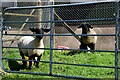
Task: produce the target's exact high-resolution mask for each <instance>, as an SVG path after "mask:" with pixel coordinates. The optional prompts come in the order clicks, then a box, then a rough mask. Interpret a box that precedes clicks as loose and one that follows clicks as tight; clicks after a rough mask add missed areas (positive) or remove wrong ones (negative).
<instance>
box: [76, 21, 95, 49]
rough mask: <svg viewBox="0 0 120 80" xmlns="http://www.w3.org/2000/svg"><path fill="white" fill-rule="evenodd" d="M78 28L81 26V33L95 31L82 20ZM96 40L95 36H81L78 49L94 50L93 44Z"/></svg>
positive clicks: (93, 32)
mask: <svg viewBox="0 0 120 80" xmlns="http://www.w3.org/2000/svg"><path fill="white" fill-rule="evenodd" d="M78 28H82V34H96V32H95V31H94V30H93V27H92V26H91V25H90V24H88V23H86V22H84V23H82V24H81V25H80V26H79V27H78ZM96 42H97V36H81V45H80V49H86V50H87V49H88V47H89V48H90V50H95V44H96Z"/></svg>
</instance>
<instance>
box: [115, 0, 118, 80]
mask: <svg viewBox="0 0 120 80" xmlns="http://www.w3.org/2000/svg"><path fill="white" fill-rule="evenodd" d="M118 20H119V2H116V32H115V80H118V35H119V31H118V30H119V29H118V25H119V22H118Z"/></svg>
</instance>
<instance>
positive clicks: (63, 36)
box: [1, 2, 120, 80]
mask: <svg viewBox="0 0 120 80" xmlns="http://www.w3.org/2000/svg"><path fill="white" fill-rule="evenodd" d="M10 14H13V15H10ZM83 22H87V23H89V24H90V25H91V26H92V27H93V29H94V30H95V32H96V33H97V34H87V35H85V34H81V33H82V30H81V29H78V28H77V27H78V26H79V25H80V24H81V23H83ZM1 25H2V31H1V43H2V45H1V47H2V52H1V53H2V68H3V70H5V71H6V72H10V73H24V74H36V75H47V76H57V77H69V78H82V79H99V78H101V79H102V78H115V79H116V80H117V79H118V78H119V76H120V74H118V73H120V70H119V68H120V67H119V66H120V64H118V63H120V61H119V58H118V57H119V56H118V55H119V49H118V47H119V45H118V43H119V2H90V3H76V4H66V5H54V6H52V5H49V6H32V7H12V8H7V9H5V10H4V11H3V13H2V24H1ZM10 27H11V29H10V30H7V29H9V28H10ZM30 27H34V28H47V29H51V31H50V32H49V33H48V34H32V32H30V30H29V28H30ZM38 35H43V36H44V44H45V48H44V50H45V52H44V54H43V56H42V59H41V61H40V65H39V66H40V68H39V69H36V68H35V67H34V66H33V70H31V71H29V70H22V69H20V70H18V69H16V70H11V69H10V66H9V65H10V63H9V61H10V60H12V61H14V64H12V65H15V67H14V68H16V67H17V66H19V65H20V64H22V62H21V61H29V60H23V59H21V56H20V54H19V50H18V48H24V49H43V48H36V47H18V46H17V41H18V40H19V39H20V37H22V36H38ZM81 36H97V37H98V39H97V43H96V45H95V48H96V49H95V50H84V49H80V44H81V43H80V37H81ZM81 51H94V52H95V53H94V54H93V53H89V52H86V53H84V52H81ZM34 61H35V60H34ZM17 70H18V71H17ZM93 75H94V76H93Z"/></svg>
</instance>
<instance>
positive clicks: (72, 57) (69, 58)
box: [2, 49, 120, 79]
mask: <svg viewBox="0 0 120 80" xmlns="http://www.w3.org/2000/svg"><path fill="white" fill-rule="evenodd" d="M4 58H13V59H21V56H20V55H19V51H18V49H10V50H9V51H8V53H7V54H6V55H5V56H4ZM49 58H50V51H49V50H45V52H44V54H43V56H42V58H41V61H50V59H49ZM119 58H120V57H119ZM52 60H53V62H63V63H72V64H85V65H100V66H115V53H110V52H109V53H108V52H95V53H94V54H93V53H78V52H76V53H74V54H71V53H70V54H69V51H68V52H67V51H66V52H57V51H53V58H52ZM17 62H19V64H22V63H20V61H17ZM119 63H120V61H119ZM3 65H4V67H5V69H6V70H10V68H9V66H8V61H7V60H3ZM13 65H14V66H16V65H15V64H13ZM39 67H40V68H39V69H38V68H36V67H35V66H34V65H33V66H32V70H31V71H30V70H26V69H24V70H20V71H24V72H36V73H49V63H42V62H40V64H39ZM119 67H120V64H119ZM52 72H53V74H59V75H67V76H78V77H87V78H101V79H102V78H114V77H115V69H112V68H98V67H83V66H75V65H64V64H53V65H52ZM119 76H120V70H119ZM2 78H56V77H51V76H41V75H31V74H18V73H5V75H3V76H2Z"/></svg>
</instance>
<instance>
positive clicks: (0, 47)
mask: <svg viewBox="0 0 120 80" xmlns="http://www.w3.org/2000/svg"><path fill="white" fill-rule="evenodd" d="M3 16H4V12H2V15H1V37H0V38H1V40H0V44H1V45H0V68H1V66H2V52H3V49H2V46H3Z"/></svg>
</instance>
